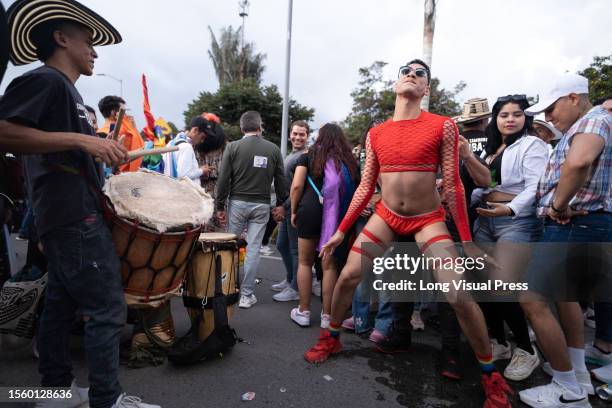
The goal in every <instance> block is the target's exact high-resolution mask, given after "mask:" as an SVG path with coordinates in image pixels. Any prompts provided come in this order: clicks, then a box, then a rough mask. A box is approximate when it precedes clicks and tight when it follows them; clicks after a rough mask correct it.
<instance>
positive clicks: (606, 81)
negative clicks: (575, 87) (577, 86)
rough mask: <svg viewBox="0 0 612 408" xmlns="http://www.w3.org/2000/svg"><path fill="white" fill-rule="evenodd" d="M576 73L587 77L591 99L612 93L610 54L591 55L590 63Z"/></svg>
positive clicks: (611, 62) (611, 56)
mask: <svg viewBox="0 0 612 408" xmlns="http://www.w3.org/2000/svg"><path fill="white" fill-rule="evenodd" d="M578 73H579V74H580V75H582V76H585V77H587V78H588V80H589V98H590V99H591V100H592V101H595V100H597V99H600V98H605V97H609V96H610V95H612V55H608V56H607V57H598V56H595V57H593V62H592V63H591V65H590V66H588V67H587V68H585V69H584V70H583V71H580V72H578Z"/></svg>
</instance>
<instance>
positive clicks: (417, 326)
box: [410, 310, 425, 331]
mask: <svg viewBox="0 0 612 408" xmlns="http://www.w3.org/2000/svg"><path fill="white" fill-rule="evenodd" d="M410 325H411V326H412V330H414V331H417V330H421V331H423V330H425V323H424V322H423V319H422V318H421V312H420V311H418V310H415V311H414V312H412V317H411V318H410Z"/></svg>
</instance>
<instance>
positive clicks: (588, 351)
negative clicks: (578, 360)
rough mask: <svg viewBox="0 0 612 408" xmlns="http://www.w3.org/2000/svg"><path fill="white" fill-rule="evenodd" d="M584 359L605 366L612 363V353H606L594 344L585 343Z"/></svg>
mask: <svg viewBox="0 0 612 408" xmlns="http://www.w3.org/2000/svg"><path fill="white" fill-rule="evenodd" d="M584 359H585V360H586V362H587V363H591V364H595V365H599V366H605V365H608V364H611V363H612V353H604V352H603V351H601V350H600V349H598V348H597V347H595V346H594V345H593V344H585V345H584Z"/></svg>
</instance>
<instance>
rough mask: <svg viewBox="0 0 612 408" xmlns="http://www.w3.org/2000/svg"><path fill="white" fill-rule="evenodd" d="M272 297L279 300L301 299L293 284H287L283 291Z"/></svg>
mask: <svg viewBox="0 0 612 408" xmlns="http://www.w3.org/2000/svg"><path fill="white" fill-rule="evenodd" d="M272 299H274V300H276V301H277V302H290V301H292V300H300V294H299V293H298V291H297V290H295V289H293V288H292V287H291V286H287V287H286V288H285V289H283V291H282V292H280V293H277V294H276V295H274V296H272Z"/></svg>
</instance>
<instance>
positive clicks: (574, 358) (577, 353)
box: [567, 347, 588, 372]
mask: <svg viewBox="0 0 612 408" xmlns="http://www.w3.org/2000/svg"><path fill="white" fill-rule="evenodd" d="M567 352H568V353H569V357H570V360H571V362H572V367H573V368H574V370H576V371H581V372H585V371H588V370H587V366H586V364H585V363H584V349H583V348H574V347H568V348H567Z"/></svg>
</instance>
